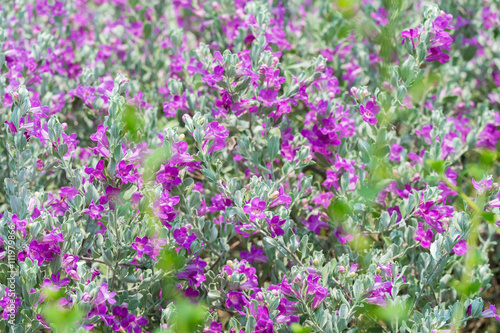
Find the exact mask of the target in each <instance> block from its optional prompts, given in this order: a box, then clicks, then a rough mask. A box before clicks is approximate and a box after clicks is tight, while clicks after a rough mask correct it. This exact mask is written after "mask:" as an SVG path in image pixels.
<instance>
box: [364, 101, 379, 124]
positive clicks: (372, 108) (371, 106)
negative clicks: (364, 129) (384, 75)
mask: <svg viewBox="0 0 500 333" xmlns="http://www.w3.org/2000/svg"><path fill="white" fill-rule="evenodd" d="M359 112H360V113H361V115H362V116H363V120H364V121H366V122H367V123H368V124H370V125H376V124H377V122H378V121H377V117H375V116H376V115H377V114H378V113H379V112H380V106H378V105H377V104H375V98H374V99H373V101H368V102H367V103H366V105H365V106H363V105H360V106H359Z"/></svg>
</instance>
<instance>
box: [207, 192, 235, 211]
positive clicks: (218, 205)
mask: <svg viewBox="0 0 500 333" xmlns="http://www.w3.org/2000/svg"><path fill="white" fill-rule="evenodd" d="M229 206H231V199H229V198H224V197H223V196H222V194H220V193H219V194H216V195H215V196H214V197H213V198H212V204H211V205H210V207H208V211H209V212H210V213H215V212H218V211H223V212H224V211H226V207H229Z"/></svg>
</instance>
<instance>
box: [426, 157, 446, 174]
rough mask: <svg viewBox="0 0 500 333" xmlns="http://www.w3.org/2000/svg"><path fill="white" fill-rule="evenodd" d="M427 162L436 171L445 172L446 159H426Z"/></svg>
mask: <svg viewBox="0 0 500 333" xmlns="http://www.w3.org/2000/svg"><path fill="white" fill-rule="evenodd" d="M425 164H427V165H428V166H430V167H431V168H432V169H433V170H434V171H436V172H437V173H439V174H443V173H444V161H443V160H426V161H425Z"/></svg>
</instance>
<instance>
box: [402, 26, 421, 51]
mask: <svg viewBox="0 0 500 333" xmlns="http://www.w3.org/2000/svg"><path fill="white" fill-rule="evenodd" d="M401 37H403V40H402V41H401V45H403V44H404V43H405V40H406V39H409V40H410V41H411V45H412V46H413V49H415V38H417V39H418V37H420V28H416V29H409V30H404V31H402V32H401ZM417 45H418V44H417Z"/></svg>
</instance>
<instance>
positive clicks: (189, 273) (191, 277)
mask: <svg viewBox="0 0 500 333" xmlns="http://www.w3.org/2000/svg"><path fill="white" fill-rule="evenodd" d="M206 266H207V263H206V262H205V261H203V260H202V259H200V257H196V258H194V259H193V260H192V261H191V263H190V264H189V265H187V266H186V267H184V270H183V271H182V272H180V273H177V275H176V276H177V277H178V278H179V279H185V280H188V282H189V284H190V285H191V286H193V287H199V286H200V285H201V283H202V282H203V281H205V280H206V279H207V278H206V277H205V274H204V268H205V267H206Z"/></svg>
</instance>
